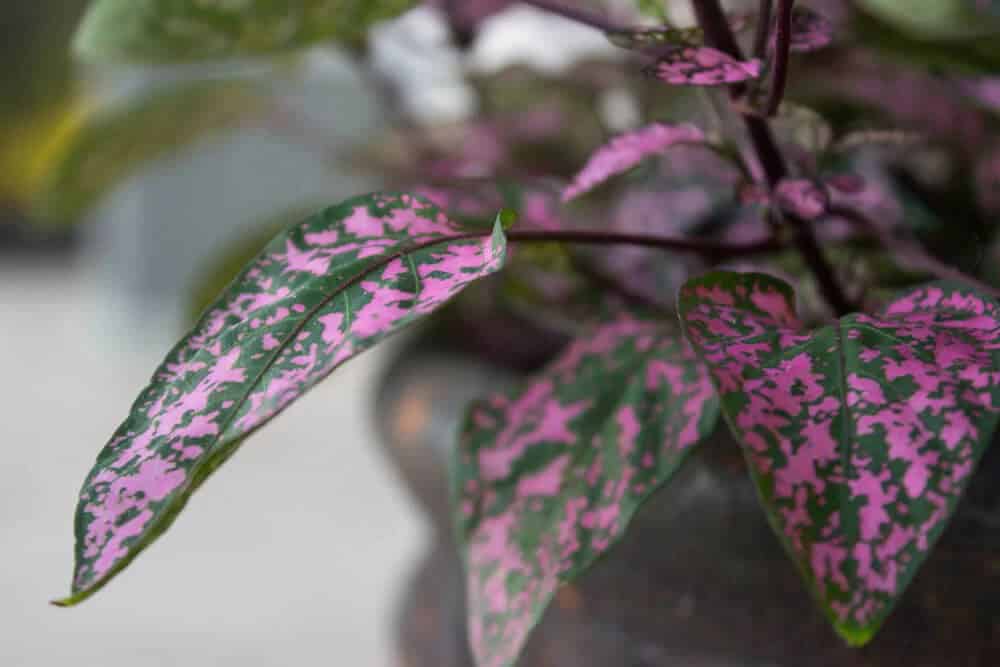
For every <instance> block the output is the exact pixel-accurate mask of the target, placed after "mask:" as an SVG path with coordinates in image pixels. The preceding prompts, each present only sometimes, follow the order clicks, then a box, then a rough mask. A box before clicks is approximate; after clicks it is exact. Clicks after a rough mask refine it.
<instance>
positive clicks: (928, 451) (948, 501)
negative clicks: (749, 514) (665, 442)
mask: <svg viewBox="0 0 1000 667" xmlns="http://www.w3.org/2000/svg"><path fill="white" fill-rule="evenodd" d="M680 315H681V321H682V324H683V325H684V327H685V329H686V331H687V335H688V338H689V340H690V341H691V343H692V345H693V346H694V347H695V349H697V350H698V353H699V354H700V356H701V358H702V359H704V361H705V362H706V363H707V364H708V366H709V369H710V371H711V373H712V376H713V378H714V380H715V383H716V386H717V387H718V389H719V392H720V394H721V398H722V410H723V413H724V414H725V416H726V419H727V421H728V422H729V424H730V426H731V428H732V430H733V432H734V433H735V434H736V436H737V438H738V439H739V440H740V442H741V444H742V445H743V449H744V452H745V454H746V458H747V461H748V463H749V466H750V469H751V474H752V475H753V477H754V479H755V481H756V483H757V485H758V487H759V490H760V497H761V500H762V502H763V504H764V507H765V509H766V510H767V512H768V513H769V514H770V516H771V520H772V523H773V525H774V526H775V529H776V531H777V533H778V535H779V537H780V538H781V539H782V540H783V541H784V542H785V545H786V546H787V548H788V550H789V553H790V554H791V555H792V556H793V558H794V559H795V560H796V561H797V563H798V564H799V566H800V568H801V569H802V571H803V573H804V574H805V578H806V581H807V583H808V585H809V587H810V588H811V589H812V591H813V593H814V595H815V596H816V598H817V599H818V600H819V601H820V603H821V605H822V607H823V609H824V611H825V613H826V614H827V616H828V617H829V618H830V620H831V622H832V623H833V624H834V626H835V628H836V629H837V631H838V632H839V633H840V634H841V635H842V636H843V637H844V638H845V639H846V640H847V641H848V642H849V643H851V644H853V645H862V644H865V643H866V642H868V641H869V640H870V639H871V638H872V637H873V636H874V635H875V633H876V632H877V631H878V629H879V627H880V626H881V625H882V623H883V622H884V621H885V619H886V617H887V616H888V615H889V613H890V612H891V611H892V608H893V606H894V605H895V603H896V601H897V600H898V599H899V598H900V597H901V596H902V595H903V592H904V591H905V590H906V587H907V586H908V585H909V583H910V581H911V579H912V578H913V576H914V574H915V573H916V571H917V570H918V568H919V567H920V565H921V564H922V563H923V562H924V560H925V559H926V558H927V555H928V554H929V553H930V550H931V549H932V547H933V545H934V543H935V542H936V540H937V539H938V538H939V537H940V535H941V533H942V532H943V530H944V528H945V525H946V524H947V521H948V519H949V518H950V516H951V514H952V512H953V511H954V509H955V507H956V505H957V503H958V500H959V498H960V497H961V494H962V491H963V489H964V488H965V486H966V484H967V483H968V481H969V479H970V477H971V475H972V472H973V470H974V468H975V466H976V465H977V463H978V461H979V458H980V457H981V456H982V454H983V452H984V451H985V449H986V447H987V446H988V444H989V443H990V441H991V439H992V436H993V432H994V430H995V429H996V426H997V422H998V419H1000V306H998V304H997V303H995V302H994V301H992V300H991V299H988V298H985V297H983V296H980V295H978V294H976V293H975V292H974V291H972V290H969V289H967V288H965V287H961V286H957V285H952V284H935V285H930V286H926V287H921V288H918V289H915V290H912V291H910V292H909V293H907V294H904V295H903V296H901V297H899V298H898V299H896V300H895V301H893V302H892V303H890V304H889V306H888V307H887V308H885V310H884V311H883V312H882V313H881V314H879V315H876V316H869V315H861V314H854V315H849V316H847V317H844V318H842V319H841V320H840V322H839V323H838V324H837V325H834V326H827V327H824V328H822V329H819V330H817V331H812V332H809V331H805V330H804V329H803V327H802V325H801V324H800V323H799V321H798V320H797V318H796V317H795V313H794V307H793V294H792V290H791V288H790V287H789V286H788V285H787V284H785V283H783V282H781V281H779V280H776V279H774V278H771V277H769V276H764V275H760V274H735V273H717V274H711V275H708V276H704V277H702V278H698V279H695V280H692V281H690V282H689V283H688V284H687V285H686V286H685V287H684V288H683V290H682V292H681V299H680Z"/></svg>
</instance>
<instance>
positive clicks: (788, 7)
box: [764, 0, 795, 116]
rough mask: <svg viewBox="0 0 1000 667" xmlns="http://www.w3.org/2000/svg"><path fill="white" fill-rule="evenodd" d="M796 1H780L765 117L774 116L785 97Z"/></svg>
mask: <svg viewBox="0 0 1000 667" xmlns="http://www.w3.org/2000/svg"><path fill="white" fill-rule="evenodd" d="M794 6H795V0H778V25H777V32H776V35H775V43H776V48H775V50H774V75H773V77H772V78H771V91H770V93H769V94H768V97H767V104H766V105H765V106H764V115H765V116H773V115H774V114H775V112H777V111H778V105H780V104H781V100H782V98H783V97H784V96H785V86H786V85H787V83H788V54H789V53H790V52H791V50H792V8H793V7H794Z"/></svg>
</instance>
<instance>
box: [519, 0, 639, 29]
mask: <svg viewBox="0 0 1000 667" xmlns="http://www.w3.org/2000/svg"><path fill="white" fill-rule="evenodd" d="M521 2H522V3H523V4H525V5H529V6H531V7H535V8H536V9H541V10H542V11H545V12H548V13H550V14H556V15H558V16H562V17H563V18H567V19H569V20H570V21H576V22H577V23H582V24H583V25H586V26H590V27H591V28H595V29H597V30H601V31H603V32H617V31H620V30H624V29H625V26H621V25H617V24H616V23H613V22H612V21H611V20H609V19H608V18H606V17H604V16H601V15H600V14H596V13H594V12H589V11H586V10H583V9H578V8H576V7H567V6H566V5H564V4H563V3H561V2H554V1H553V0H521Z"/></svg>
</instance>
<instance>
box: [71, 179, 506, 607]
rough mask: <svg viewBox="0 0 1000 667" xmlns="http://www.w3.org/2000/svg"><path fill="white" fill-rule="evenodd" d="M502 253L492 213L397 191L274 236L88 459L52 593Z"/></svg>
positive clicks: (143, 529)
mask: <svg viewBox="0 0 1000 667" xmlns="http://www.w3.org/2000/svg"><path fill="white" fill-rule="evenodd" d="M505 255H506V241H505V238H504V235H503V231H502V229H501V228H500V226H499V223H498V225H497V226H496V228H495V229H494V230H493V233H492V234H490V233H489V230H481V229H480V230H473V231H470V230H467V229H462V228H460V227H459V226H458V225H457V224H455V223H453V222H451V221H450V220H448V219H447V218H445V216H444V215H443V214H442V213H441V212H440V211H439V210H438V209H437V208H435V207H433V206H431V205H430V204H429V203H427V202H426V201H424V200H420V199H416V198H413V197H410V196H408V195H371V196H368V197H360V198H356V199H353V200H350V201H348V202H345V203H344V204H341V205H340V206H336V207H334V208H331V209H329V210H327V211H325V212H323V213H320V214H318V215H316V216H315V217H313V218H310V219H309V220H306V221H305V222H303V223H301V224H299V225H297V226H295V227H293V228H291V229H290V230H289V231H287V232H286V233H284V234H282V235H280V236H279V237H278V238H276V239H275V240H274V241H273V242H272V243H271V244H270V245H269V246H268V247H267V248H266V249H265V250H264V252H263V253H262V254H261V255H260V256H259V257H258V258H257V259H256V260H255V261H254V262H252V263H251V264H250V265H249V266H248V267H247V268H246V269H245V270H244V272H243V273H242V274H241V275H240V276H239V277H238V278H237V279H236V280H235V281H234V282H233V283H232V285H231V286H230V287H229V288H228V289H227V290H226V292H225V293H224V294H223V295H222V296H221V297H220V298H219V300H218V301H217V302H216V303H215V304H214V305H213V306H212V307H211V308H210V309H209V310H208V311H207V313H206V314H205V315H204V317H203V318H202V320H201V322H200V323H199V324H198V325H197V326H196V327H195V328H194V330H193V331H192V332H191V333H190V334H189V335H188V336H186V337H185V338H184V339H183V340H182V341H181V342H180V343H179V344H178V346H177V347H176V348H175V349H174V350H173V351H172V352H171V353H170V354H169V355H168V356H167V359H166V360H165V361H164V362H163V364H162V365H161V366H160V368H158V369H157V370H156V372H155V374H154V375H153V379H152V381H151V382H150V384H149V386H148V387H147V388H146V389H145V390H144V391H143V392H142V394H140V396H139V398H138V400H137V401H136V402H135V404H134V405H133V406H132V411H131V413H130V414H129V416H128V418H127V419H126V420H125V422H124V423H123V424H122V425H121V427H120V428H119V429H118V431H117V432H116V433H115V434H114V436H113V437H112V438H111V441H110V442H109V443H108V445H107V446H106V447H105V448H104V450H103V451H102V452H101V454H100V456H99V457H98V459H97V464H96V465H95V466H94V469H93V470H92V471H91V473H90V475H89V476H88V478H87V480H86V482H85V483H84V486H83V491H82V493H81V495H80V503H79V506H78V507H77V514H76V539H77V544H76V570H75V574H74V577H73V594H72V596H71V597H70V598H69V599H67V600H64V601H62V604H74V603H76V602H79V601H81V600H84V599H85V598H87V597H89V596H90V595H91V594H93V593H94V592H95V591H96V590H98V589H99V588H101V587H102V586H103V585H104V584H106V583H107V582H108V580H109V579H111V578H112V577H113V576H114V575H115V574H117V573H118V572H119V571H120V570H121V569H122V568H124V567H125V566H126V565H127V564H128V563H129V562H130V561H131V560H132V559H133V558H135V556H136V555H137V554H138V553H139V552H140V551H142V550H143V549H144V548H146V547H147V546H149V544H150V543H151V542H152V541H153V540H154V539H156V538H157V537H158V536H159V535H160V534H161V533H163V531H165V530H166V529H167V528H168V527H169V525H170V524H171V522H172V521H173V520H174V518H175V517H176V515H177V513H178V512H179V511H180V510H181V509H182V508H183V506H184V504H185V503H186V502H187V500H188V498H189V497H190V495H191V493H192V492H194V490H195V489H197V488H198V486H199V485H200V484H201V483H202V482H204V481H205V479H206V478H207V477H208V476H209V475H210V474H211V473H212V472H213V471H214V470H215V469H216V468H217V467H218V466H219V465H220V464H221V463H222V462H224V461H225V460H226V459H227V458H228V457H229V456H231V455H232V454H233V453H234V451H235V450H236V448H237V446H238V445H239V443H240V441H241V440H242V439H243V438H244V437H246V436H247V435H248V434H249V433H251V432H252V431H254V430H255V429H257V428H258V427H260V426H262V425H263V424H265V423H266V422H267V421H268V420H270V419H271V418H273V417H274V416H275V415H277V414H278V413H279V412H280V411H281V410H282V409H284V408H285V407H286V406H287V405H288V404H289V403H291V402H292V401H294V400H295V399H297V398H298V397H300V396H301V395H302V394H303V393H304V392H306V391H307V390H308V389H310V388H311V387H312V386H313V385H315V384H316V383H317V382H319V381H320V380H322V379H323V378H325V377H326V376H327V375H328V374H329V373H330V372H331V371H333V370H334V369H335V368H336V367H337V366H339V365H340V364H342V363H344V362H345V361H347V360H348V359H350V358H351V357H353V356H355V355H357V354H359V353H361V352H362V351H364V350H366V349H367V348H369V347H371V346H372V345H374V344H375V343H377V342H378V341H379V340H381V339H382V338H384V337H386V336H387V335H389V334H391V333H393V332H395V331H397V330H399V329H400V328H402V327H403V326H405V325H407V324H409V323H411V322H413V321H414V320H416V319H418V318H420V317H422V316H424V315H427V314H428V313H430V312H432V311H434V310H436V309H437V308H439V307H440V306H441V305H442V304H444V303H445V302H446V301H447V300H448V299H450V298H451V297H452V296H454V295H455V294H457V293H458V292H459V291H461V290H462V289H463V288H464V287H465V286H466V285H468V284H469V283H470V282H472V281H474V280H476V279H477V278H481V277H483V276H486V275H488V274H491V273H493V272H495V271H497V270H498V269H499V268H500V267H501V265H502V264H503V262H504V258H505Z"/></svg>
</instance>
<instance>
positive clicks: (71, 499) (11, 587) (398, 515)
mask: <svg viewBox="0 0 1000 667" xmlns="http://www.w3.org/2000/svg"><path fill="white" fill-rule="evenodd" d="M93 273H94V272H93V271H90V272H87V271H82V270H79V269H78V268H74V267H73V266H71V265H69V263H67V262H65V261H63V262H38V261H35V260H25V259H22V258H10V257H0V318H2V319H0V351H2V352H0V355H2V356H0V360H2V361H0V364H2V365H0V368H2V378H3V379H2V382H0V405H2V406H3V412H2V415H0V447H2V452H0V545H2V548H0V666H2V667H55V666H60V667H61V666H63V665H77V666H82V667H119V666H121V667H126V666H127V667H214V666H228V665H232V666H234V667H235V666H239V667H254V666H261V667H264V666H276V667H277V666H281V667H284V666H291V665H294V666H295V667H314V666H315V667H320V666H322V667H355V666H357V667H368V666H373V667H383V666H387V665H392V664H395V660H394V651H393V648H392V641H391V636H392V633H391V627H390V626H391V623H392V611H393V609H394V606H395V604H396V602H397V600H398V598H399V595H400V590H401V587H402V585H403V584H404V582H405V580H406V577H407V575H408V573H409V571H410V568H411V567H413V565H414V564H415V562H416V559H417V558H418V556H419V554H420V552H421V550H422V549H423V543H424V540H425V537H424V534H425V529H426V528H425V524H424V521H423V519H422V518H421V517H420V516H419V514H418V512H417V510H416V509H415V508H414V507H413V505H412V504H411V503H410V501H409V499H408V498H407V497H406V495H405V492H404V491H403V489H402V488H401V486H400V485H399V483H398V482H397V481H396V479H395V477H394V473H393V472H392V471H391V470H390V469H389V468H388V467H387V466H386V465H385V462H384V460H383V459H382V455H381V453H380V452H379V451H378V450H377V447H376V446H375V445H376V443H375V441H374V440H375V437H374V433H373V429H372V419H373V417H372V412H371V397H372V393H373V389H374V381H375V379H376V375H377V371H378V369H379V367H380V365H381V364H382V363H383V361H384V353H382V354H381V355H380V354H379V353H378V352H377V351H376V352H374V353H369V354H368V355H365V356H362V357H361V358H359V359H357V360H355V361H354V362H353V363H351V364H348V365H347V366H345V367H344V368H342V369H341V371H339V372H338V373H337V374H335V376H334V377H332V378H331V379H330V380H328V381H327V382H326V383H324V384H323V385H321V386H320V387H319V388H317V389H316V390H315V391H314V392H313V393H311V394H310V395H309V396H307V397H306V398H305V399H303V400H302V401H300V402H299V403H297V404H296V405H294V406H292V408H291V409H289V410H288V411H287V412H286V413H285V414H284V415H282V416H281V417H280V418H279V419H278V420H277V421H275V422H274V423H273V424H272V425H271V426H270V427H269V428H266V429H264V430H263V431H262V432H261V433H259V434H258V435H257V436H255V437H254V438H252V439H251V440H250V441H248V442H247V443H246V445H245V446H244V448H243V449H242V450H241V452H240V453H239V454H237V456H236V457H235V458H234V459H233V460H232V461H230V462H229V464H228V465H227V466H226V467H224V468H223V469H222V470H221V471H220V472H219V473H218V474H217V475H216V476H215V477H214V478H212V479H211V480H210V481H209V483H207V484H206V485H205V486H204V487H203V489H202V490H201V491H199V492H198V493H197V494H196V496H195V497H194V498H193V500H192V501H191V503H190V504H189V505H188V508H187V509H186V511H185V512H184V513H183V514H182V515H181V516H180V518H179V519H178V521H177V522H176V524H175V525H174V527H173V529H172V530H171V531H170V532H169V533H168V534H167V535H166V536H164V537H163V538H161V539H160V540H159V541H158V542H157V543H156V544H154V545H153V546H152V547H151V548H150V549H149V550H148V551H147V552H146V553H144V554H143V555H142V556H141V557H140V558H139V559H138V560H136V561H135V562H134V563H133V565H132V566H131V567H130V568H129V569H128V570H127V571H126V572H124V573H123V574H122V575H120V576H119V577H118V579H116V580H115V581H113V582H112V583H111V584H110V585H109V586H108V587H107V588H106V589H105V590H104V591H102V592H101V593H99V594H98V595H97V596H96V597H95V598H93V599H92V600H90V601H89V602H87V603H85V604H83V605H82V606H80V607H78V608H76V609H68V610H66V609H57V608H55V607H52V606H49V604H48V603H47V601H48V600H49V599H51V598H53V597H57V596H60V595H63V594H65V593H66V592H67V590H68V584H69V579H70V570H71V565H72V546H73V538H72V517H73V509H74V504H75V500H76V495H77V492H78V489H79V487H80V484H81V483H82V481H83V478H84V475H85V474H86V473H87V471H88V469H89V468H90V466H91V465H92V463H93V461H94V458H95V457H96V455H97V452H98V450H99V449H100V448H101V447H102V446H103V445H104V442H105V440H106V439H107V437H108V436H109V435H110V433H111V432H112V431H113V430H114V429H115V427H116V426H117V425H118V423H119V422H120V420H121V419H122V418H123V417H124V416H125V414H126V412H127V410H128V407H129V405H130V404H131V401H132V398H133V396H134V395H135V394H136V393H137V391H138V390H139V389H140V388H141V387H142V386H143V385H144V384H145V381H146V380H147V378H148V376H149V374H150V373H151V371H152V369H153V368H154V367H155V366H156V364H157V363H158V362H159V360H160V358H161V357H162V355H163V354H164V353H165V352H166V350H165V349H164V348H163V347H162V342H157V343H156V344H153V343H150V344H149V345H143V344H141V343H139V344H137V341H143V340H149V341H154V340H157V341H162V339H163V338H164V337H163V336H162V335H157V333H156V332H151V331H148V330H145V329H144V327H143V325H142V323H140V322H135V323H133V324H132V325H131V326H130V327H125V328H127V329H128V328H130V329H131V330H125V331H123V330H115V327H112V326H109V325H108V322H111V321H119V322H120V321H127V318H125V319H124V320H123V319H118V320H116V318H114V317H113V316H112V314H111V313H109V312H108V306H107V302H106V300H105V299H104V294H103V292H104V288H102V287H98V286H99V285H101V284H102V283H103V281H102V280H95V279H92V278H91V274H93ZM123 279H125V278H123ZM160 333H161V334H162V332H160Z"/></svg>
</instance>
